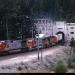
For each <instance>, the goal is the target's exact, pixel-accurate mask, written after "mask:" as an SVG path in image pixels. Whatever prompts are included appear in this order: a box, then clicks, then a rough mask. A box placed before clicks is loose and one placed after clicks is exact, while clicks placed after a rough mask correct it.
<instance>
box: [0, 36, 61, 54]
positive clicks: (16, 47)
mask: <svg viewBox="0 0 75 75" xmlns="http://www.w3.org/2000/svg"><path fill="white" fill-rule="evenodd" d="M59 40H60V38H59V36H58V35H54V36H48V37H44V38H39V39H36V38H27V39H25V42H24V45H23V46H22V40H5V41H0V53H3V52H18V51H22V47H24V48H25V49H26V51H32V50H36V49H37V48H38V47H39V48H40V49H42V48H49V47H52V46H55V45H57V44H58V42H59ZM24 51H25V50H24Z"/></svg>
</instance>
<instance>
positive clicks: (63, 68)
mask: <svg viewBox="0 0 75 75" xmlns="http://www.w3.org/2000/svg"><path fill="white" fill-rule="evenodd" d="M54 71H55V73H66V72H67V67H66V66H65V65H64V64H63V63H58V64H57V65H56V66H55V68H54Z"/></svg>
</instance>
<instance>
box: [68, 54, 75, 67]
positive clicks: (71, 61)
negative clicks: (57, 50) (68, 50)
mask: <svg viewBox="0 0 75 75" xmlns="http://www.w3.org/2000/svg"><path fill="white" fill-rule="evenodd" d="M72 63H75V55H74V54H73V55H72V57H70V58H69V59H68V67H69V68H72V67H73V64H72Z"/></svg>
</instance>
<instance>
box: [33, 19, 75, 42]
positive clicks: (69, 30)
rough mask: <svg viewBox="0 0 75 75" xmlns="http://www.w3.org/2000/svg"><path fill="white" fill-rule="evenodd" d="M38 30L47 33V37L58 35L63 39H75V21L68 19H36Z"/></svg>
mask: <svg viewBox="0 0 75 75" xmlns="http://www.w3.org/2000/svg"><path fill="white" fill-rule="evenodd" d="M34 21H35V25H36V27H37V29H38V32H41V33H42V34H45V37H47V36H52V35H58V36H59V37H61V38H63V40H66V41H69V40H71V38H72V37H73V38H74V39H75V23H67V22H66V21H52V20H51V19H46V18H45V19H34Z"/></svg>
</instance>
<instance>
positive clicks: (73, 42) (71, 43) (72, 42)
mask: <svg viewBox="0 0 75 75" xmlns="http://www.w3.org/2000/svg"><path fill="white" fill-rule="evenodd" d="M74 45H75V41H74V38H73V37H72V38H71V41H70V46H71V47H74Z"/></svg>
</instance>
